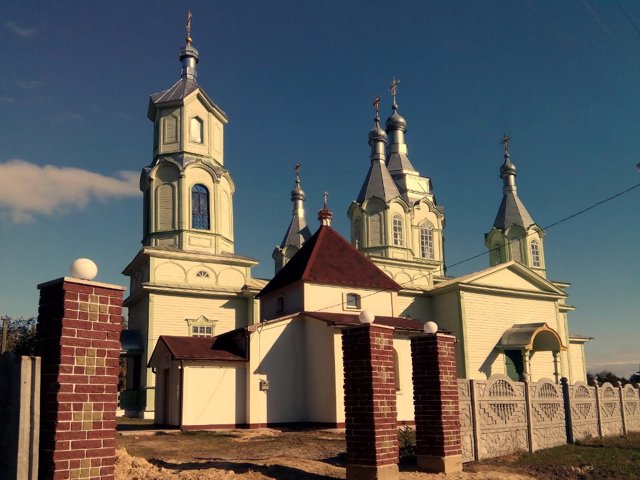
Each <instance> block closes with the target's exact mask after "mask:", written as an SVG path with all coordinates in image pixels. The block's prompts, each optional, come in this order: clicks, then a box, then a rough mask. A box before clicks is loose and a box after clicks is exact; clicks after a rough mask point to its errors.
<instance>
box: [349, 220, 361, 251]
mask: <svg viewBox="0 0 640 480" xmlns="http://www.w3.org/2000/svg"><path fill="white" fill-rule="evenodd" d="M352 228H353V231H352V234H351V238H352V241H353V246H354V247H356V248H360V247H361V246H362V223H361V222H360V217H356V219H355V220H354V221H353V227H352Z"/></svg>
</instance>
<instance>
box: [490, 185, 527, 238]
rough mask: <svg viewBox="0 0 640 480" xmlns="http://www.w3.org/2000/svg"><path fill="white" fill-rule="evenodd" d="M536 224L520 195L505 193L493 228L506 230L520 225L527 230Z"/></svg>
mask: <svg viewBox="0 0 640 480" xmlns="http://www.w3.org/2000/svg"><path fill="white" fill-rule="evenodd" d="M535 223H536V222H534V221H533V218H531V215H529V212H527V209H526V208H525V206H524V204H523V203H522V201H521V200H520V199H519V198H518V195H517V194H516V193H515V192H505V194H504V195H503V196H502V203H501V204H500V208H499V209H498V215H496V219H495V221H494V222H493V228H499V229H501V230H504V229H506V228H509V227H511V226H512V225H519V226H521V227H522V228H524V229H525V230H526V229H527V228H529V227H530V226H531V225H533V224H535Z"/></svg>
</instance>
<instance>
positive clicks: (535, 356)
mask: <svg viewBox="0 0 640 480" xmlns="http://www.w3.org/2000/svg"><path fill="white" fill-rule="evenodd" d="M530 369H531V371H530V372H529V375H531V381H532V382H537V381H539V380H540V379H541V378H550V379H551V380H553V381H555V377H554V375H553V372H554V367H553V353H552V352H549V351H541V352H532V353H531V360H530Z"/></svg>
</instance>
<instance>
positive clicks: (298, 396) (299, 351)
mask: <svg viewBox="0 0 640 480" xmlns="http://www.w3.org/2000/svg"><path fill="white" fill-rule="evenodd" d="M251 343H252V348H251V357H250V359H251V360H250V361H251V364H250V367H249V372H250V374H251V375H253V376H254V379H253V380H254V381H252V382H251V387H250V388H252V391H251V392H250V394H249V398H250V399H251V400H252V405H251V407H250V408H251V410H252V411H251V412H250V415H249V417H250V422H251V423H252V424H254V423H261V424H263V423H286V422H304V421H307V420H306V419H307V418H308V409H307V390H306V374H307V362H306V353H305V325H304V321H302V320H287V321H282V322H278V323H276V324H274V325H264V326H261V327H258V328H257V329H256V331H255V332H254V333H252V335H251ZM257 378H259V379H264V380H266V381H268V382H269V391H268V392H267V393H266V395H257V394H256V393H255V392H254V391H253V389H254V388H259V387H258V383H259V381H255V380H256V379H257Z"/></svg>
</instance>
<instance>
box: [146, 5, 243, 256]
mask: <svg viewBox="0 0 640 480" xmlns="http://www.w3.org/2000/svg"><path fill="white" fill-rule="evenodd" d="M190 29H191V25H190V17H189V20H188V23H187V38H186V45H185V46H184V47H182V48H181V49H180V55H179V58H180V62H181V64H182V67H181V72H180V79H179V80H178V81H177V82H176V83H175V84H174V85H173V86H171V87H170V88H168V89H166V90H163V91H161V92H158V93H155V94H153V95H151V98H150V100H149V109H148V112H147V116H148V118H149V120H151V121H152V122H153V125H154V136H153V161H152V162H151V164H150V165H149V166H148V167H146V168H144V169H143V171H142V176H141V179H140V188H141V189H142V192H143V194H144V227H143V240H142V243H143V245H145V246H163V247H174V248H178V249H180V250H184V251H200V252H206V253H214V254H221V253H233V250H234V240H233V202H232V198H233V194H234V192H235V186H234V183H233V180H232V179H231V175H230V174H229V172H228V171H227V170H226V169H225V168H224V127H225V125H226V124H227V122H228V119H227V116H226V115H225V113H224V112H223V111H222V109H221V108H220V107H218V106H217V105H216V104H215V103H214V102H213V101H212V100H211V98H210V97H209V96H208V95H207V94H206V93H205V91H204V90H203V89H202V87H200V86H199V85H198V82H197V77H198V73H197V64H198V61H199V58H200V56H199V53H198V50H196V49H195V48H194V47H193V45H192V39H191V31H190Z"/></svg>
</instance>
